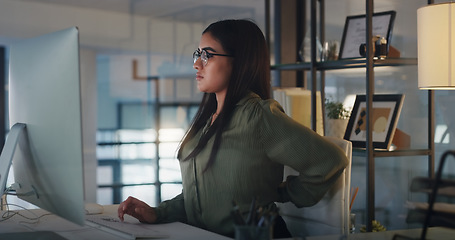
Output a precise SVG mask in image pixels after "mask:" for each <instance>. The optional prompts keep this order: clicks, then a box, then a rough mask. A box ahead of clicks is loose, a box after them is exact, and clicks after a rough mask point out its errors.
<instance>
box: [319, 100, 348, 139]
mask: <svg viewBox="0 0 455 240" xmlns="http://www.w3.org/2000/svg"><path fill="white" fill-rule="evenodd" d="M325 110H326V115H327V119H326V121H325V135H326V136H332V137H338V138H343V136H344V133H345V131H346V126H347V125H348V121H349V115H350V113H351V112H350V111H349V110H347V109H346V108H345V107H344V106H343V103H341V102H335V101H330V100H329V99H326V101H325Z"/></svg>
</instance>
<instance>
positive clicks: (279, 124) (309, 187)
mask: <svg viewBox="0 0 455 240" xmlns="http://www.w3.org/2000/svg"><path fill="white" fill-rule="evenodd" d="M266 103H267V105H264V106H263V107H264V110H265V111H264V113H263V114H264V116H263V119H264V121H262V122H263V126H262V127H261V128H262V130H261V131H262V133H261V138H262V139H261V141H262V143H263V144H264V149H266V152H267V155H268V157H269V158H270V159H272V160H273V161H275V162H278V163H281V164H283V165H287V166H289V167H291V168H293V169H295V170H296V171H298V172H299V176H289V177H288V178H287V180H286V182H284V183H283V184H282V185H281V186H280V188H279V194H280V197H281V201H282V202H286V201H291V202H293V203H294V204H295V205H296V206H297V207H304V206H311V205H314V204H316V203H317V202H318V201H319V200H320V199H321V198H322V197H323V196H324V194H325V193H326V192H327V191H328V190H329V189H330V187H331V186H332V185H333V184H334V183H335V181H336V180H337V179H338V177H339V176H340V174H341V173H342V172H343V170H344V168H345V167H346V166H347V164H348V159H347V157H346V155H345V153H344V151H343V150H342V149H341V148H339V147H338V146H336V145H335V144H333V143H332V142H330V141H328V140H326V139H324V137H322V136H320V135H318V134H317V133H315V132H314V131H313V130H311V129H309V128H307V127H304V126H303V125H301V124H299V123H297V122H296V121H294V120H293V119H291V118H290V117H288V116H287V115H286V114H285V113H284V112H283V110H282V108H281V106H280V105H279V104H278V103H276V102H275V101H267V102H266Z"/></svg>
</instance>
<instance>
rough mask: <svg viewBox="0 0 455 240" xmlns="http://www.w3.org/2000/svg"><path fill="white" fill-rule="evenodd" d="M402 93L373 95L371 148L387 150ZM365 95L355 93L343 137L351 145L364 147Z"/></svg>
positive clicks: (402, 97) (399, 108) (398, 115)
mask: <svg viewBox="0 0 455 240" xmlns="http://www.w3.org/2000/svg"><path fill="white" fill-rule="evenodd" d="M403 101H404V94H378V95H373V110H372V114H371V116H372V125H373V126H372V127H371V128H372V135H373V148H375V149H385V150H388V149H389V148H390V145H391V143H392V139H393V136H394V134H395V130H396V126H397V122H398V119H399V117H400V112H401V108H402V106H403ZM366 107H367V106H366V96H365V95H357V96H356V99H355V103H354V107H353V108H352V112H351V117H350V118H349V122H348V126H347V128H346V132H345V134H344V139H346V140H349V141H351V142H352V146H353V147H357V148H365V147H366V135H367V132H366Z"/></svg>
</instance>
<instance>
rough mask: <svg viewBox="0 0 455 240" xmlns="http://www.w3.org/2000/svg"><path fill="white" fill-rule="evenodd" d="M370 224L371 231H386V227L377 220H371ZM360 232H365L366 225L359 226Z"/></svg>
mask: <svg viewBox="0 0 455 240" xmlns="http://www.w3.org/2000/svg"><path fill="white" fill-rule="evenodd" d="M372 225H373V230H372V232H385V231H387V229H386V228H385V227H384V226H383V225H382V224H381V223H380V222H379V221H376V220H373V222H372ZM360 232H363V233H364V232H367V230H366V226H362V227H361V228H360Z"/></svg>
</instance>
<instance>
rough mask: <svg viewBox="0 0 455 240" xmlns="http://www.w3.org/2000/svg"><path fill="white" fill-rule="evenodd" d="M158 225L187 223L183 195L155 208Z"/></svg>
mask: <svg viewBox="0 0 455 240" xmlns="http://www.w3.org/2000/svg"><path fill="white" fill-rule="evenodd" d="M155 212H156V216H157V220H156V223H169V222H183V223H186V222H187V218H186V212H185V204H184V199H183V193H180V194H179V195H177V196H175V197H174V198H172V199H170V200H166V201H163V202H162V203H160V205H159V206H158V207H156V208H155Z"/></svg>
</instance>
